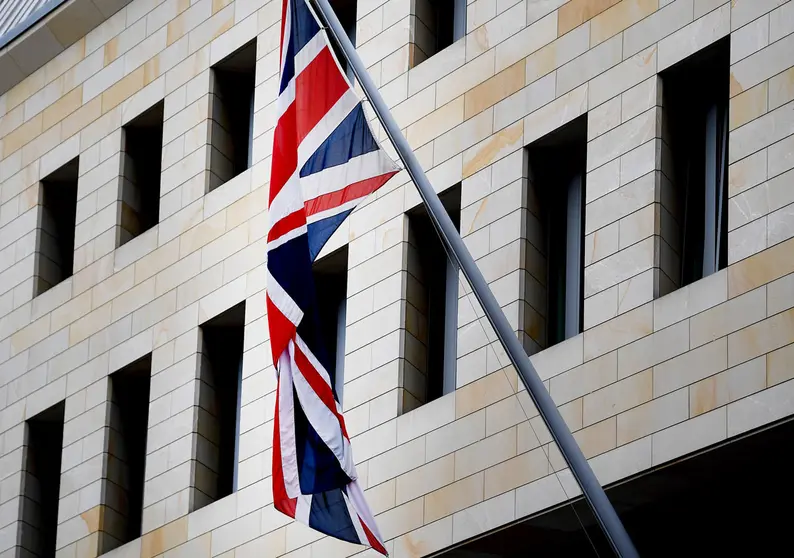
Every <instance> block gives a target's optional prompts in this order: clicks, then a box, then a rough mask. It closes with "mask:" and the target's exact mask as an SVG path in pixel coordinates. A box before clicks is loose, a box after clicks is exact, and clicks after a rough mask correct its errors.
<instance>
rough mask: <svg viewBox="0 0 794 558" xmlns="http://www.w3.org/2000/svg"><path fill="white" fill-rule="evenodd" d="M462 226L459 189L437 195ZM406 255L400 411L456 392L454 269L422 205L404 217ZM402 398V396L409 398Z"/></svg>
mask: <svg viewBox="0 0 794 558" xmlns="http://www.w3.org/2000/svg"><path fill="white" fill-rule="evenodd" d="M440 197H441V202H442V203H443V204H444V207H445V208H446V210H447V212H448V213H449V216H450V218H451V219H452V222H453V223H454V224H455V227H456V228H458V229H459V228H460V186H455V187H453V188H451V189H449V190H447V191H446V192H444V193H443V194H441V196H440ZM408 226H409V237H408V239H409V255H408V284H407V307H406V317H405V321H406V326H405V327H406V343H407V344H409V346H407V347H406V351H405V352H406V355H409V356H406V362H405V367H406V369H405V371H404V387H405V390H406V391H407V392H408V395H410V396H412V398H413V399H415V401H412V400H410V399H409V400H408V401H404V402H403V412H405V411H408V410H410V409H412V408H414V407H416V406H418V405H421V404H422V403H426V402H429V401H432V400H434V399H437V398H439V397H441V396H442V395H445V394H447V393H450V392H452V391H454V390H455V371H456V367H457V340H458V268H457V266H456V265H455V264H454V263H453V262H452V261H451V260H450V259H449V258H448V257H447V253H446V250H445V249H444V246H443V244H442V242H441V239H440V238H439V236H438V233H436V230H435V227H434V226H433V223H432V222H431V221H430V217H429V216H428V214H427V210H426V209H425V207H424V205H422V206H419V207H417V208H416V209H414V210H412V211H411V212H410V213H409V214H408ZM408 395H406V397H408Z"/></svg>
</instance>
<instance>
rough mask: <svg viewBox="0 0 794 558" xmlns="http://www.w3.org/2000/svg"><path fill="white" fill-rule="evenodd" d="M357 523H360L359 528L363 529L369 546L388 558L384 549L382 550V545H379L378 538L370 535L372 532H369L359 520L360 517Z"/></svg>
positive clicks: (365, 525)
mask: <svg viewBox="0 0 794 558" xmlns="http://www.w3.org/2000/svg"><path fill="white" fill-rule="evenodd" d="M358 522H359V523H361V526H362V527H363V528H364V534H365V535H367V540H368V541H369V545H370V546H371V547H372V548H373V549H374V550H377V551H378V552H380V553H381V554H383V555H384V556H388V555H389V553H388V552H386V549H385V548H383V545H382V544H380V541H379V540H378V537H376V536H375V535H373V534H372V531H370V530H369V527H367V524H366V523H364V522H363V521H362V520H361V517H359V518H358Z"/></svg>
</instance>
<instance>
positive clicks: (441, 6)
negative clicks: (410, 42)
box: [413, 0, 466, 65]
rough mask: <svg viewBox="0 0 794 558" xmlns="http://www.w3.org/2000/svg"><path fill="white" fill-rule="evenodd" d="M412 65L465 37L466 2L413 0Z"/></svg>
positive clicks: (462, 0)
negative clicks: (413, 43)
mask: <svg viewBox="0 0 794 558" xmlns="http://www.w3.org/2000/svg"><path fill="white" fill-rule="evenodd" d="M414 15H415V18H416V20H415V21H414V22H413V25H415V33H414V41H415V44H416V51H415V52H414V65H416V64H419V63H420V62H422V61H424V60H426V59H427V58H430V57H431V56H433V55H434V54H436V53H437V52H441V51H442V50H444V49H445V48H447V47H448V46H450V45H451V44H452V43H454V42H455V41H457V40H458V39H462V38H463V37H464V36H465V35H466V0H417V2H416V13H415V14H414Z"/></svg>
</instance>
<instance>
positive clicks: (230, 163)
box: [209, 39, 256, 190]
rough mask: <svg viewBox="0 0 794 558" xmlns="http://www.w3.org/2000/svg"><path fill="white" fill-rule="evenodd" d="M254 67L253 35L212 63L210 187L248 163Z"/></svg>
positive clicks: (249, 156) (252, 118) (232, 176)
mask: <svg viewBox="0 0 794 558" xmlns="http://www.w3.org/2000/svg"><path fill="white" fill-rule="evenodd" d="M255 70H256V39H254V40H253V41H251V42H249V43H248V44H246V45H245V46H243V47H241V48H240V49H238V50H237V51H235V52H234V53H233V54H231V55H229V56H228V57H226V58H224V59H223V60H221V61H220V62H218V63H217V64H215V65H214V66H213V67H212V80H213V85H212V95H211V97H210V110H211V112H212V126H211V129H210V143H211V154H210V171H211V172H210V184H209V189H210V190H214V189H215V188H217V187H218V186H220V185H221V184H223V183H225V182H227V181H229V180H231V179H232V178H234V177H235V176H237V175H238V174H240V173H241V172H243V171H244V170H246V169H248V168H249V167H250V166H251V160H252V147H253V131H254V85H255Z"/></svg>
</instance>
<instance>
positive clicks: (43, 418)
mask: <svg viewBox="0 0 794 558" xmlns="http://www.w3.org/2000/svg"><path fill="white" fill-rule="evenodd" d="M63 418H64V404H63V402H61V403H58V404H57V405H54V406H52V407H50V408H49V409H47V410H46V411H43V412H41V413H39V414H38V415H36V416H35V417H33V418H32V419H30V420H28V421H27V429H26V430H27V431H26V433H25V458H24V459H25V465H24V471H23V480H22V521H23V525H22V527H21V530H22V533H21V537H20V538H19V540H20V542H21V543H22V546H23V548H24V549H25V550H27V551H28V553H29V554H31V555H33V556H55V536H56V531H57V529H58V499H59V497H60V487H61V448H62V447H63Z"/></svg>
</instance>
